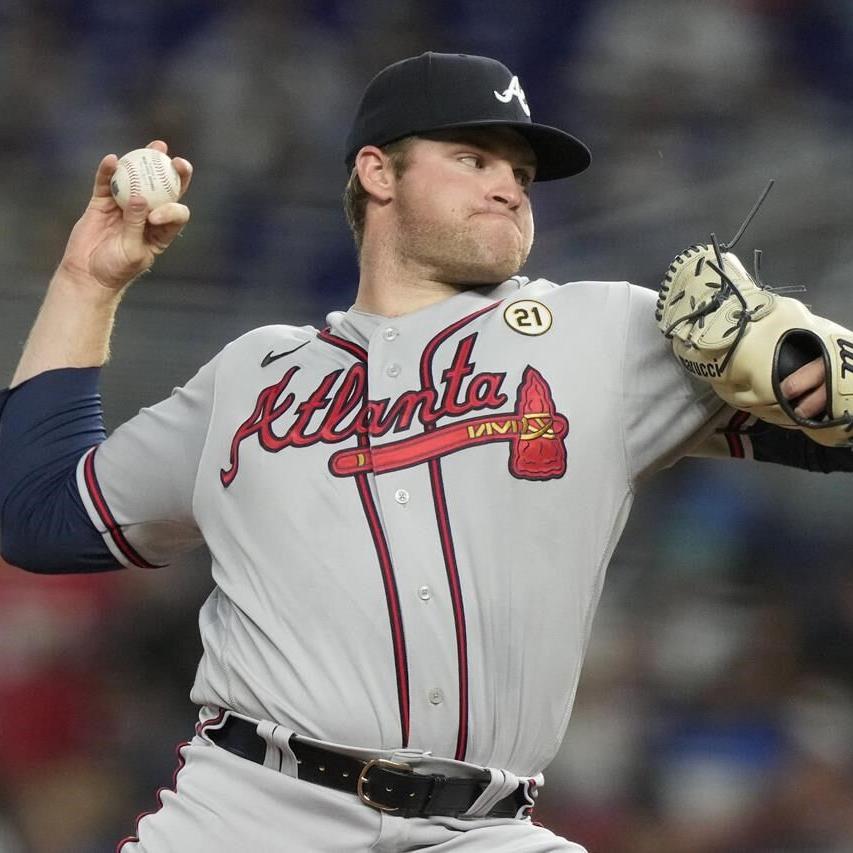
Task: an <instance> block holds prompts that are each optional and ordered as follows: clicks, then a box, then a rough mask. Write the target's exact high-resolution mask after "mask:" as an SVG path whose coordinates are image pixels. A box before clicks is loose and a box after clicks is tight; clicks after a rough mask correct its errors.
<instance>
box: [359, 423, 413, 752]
mask: <svg viewBox="0 0 853 853" xmlns="http://www.w3.org/2000/svg"><path fill="white" fill-rule="evenodd" d="M359 444H361V440H359ZM363 446H364V447H366V446H367V443H366V442H365V443H364V445H363ZM355 482H356V486H357V487H358V495H359V497H360V498H361V505H362V507H363V508H364V514H365V516H366V517H367V524H368V527H369V528H370V535H371V536H372V537H373V546H374V547H375V548H376V556H377V557H378V559H379V568H380V569H381V571H382V583H383V584H384V586H385V600H386V601H387V603H388V619H389V621H390V623H391V642H392V644H393V647H394V668H395V670H396V673H397V704H398V706H399V709H400V731H401V734H402V743H403V747H404V748H405V747H407V746H408V745H409V664H408V659H407V657H406V638H405V634H404V633H403V616H402V613H401V611H400V595H399V593H398V591H397V581H396V579H395V577H394V567H393V565H392V563H391V553H390V551H389V550H388V543H387V541H386V539H385V534H384V533H383V532H382V524H381V523H380V521H379V514H378V513H377V512H376V505H375V504H374V502H373V496H372V495H371V494H370V482H369V480H368V475H367V474H356V477H355Z"/></svg>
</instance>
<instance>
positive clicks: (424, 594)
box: [418, 586, 432, 601]
mask: <svg viewBox="0 0 853 853" xmlns="http://www.w3.org/2000/svg"><path fill="white" fill-rule="evenodd" d="M418 598H419V599H421V601H429V600H430V599H431V598H432V590H431V589H430V588H429V587H428V586H421V587H418Z"/></svg>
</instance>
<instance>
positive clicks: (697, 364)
mask: <svg viewBox="0 0 853 853" xmlns="http://www.w3.org/2000/svg"><path fill="white" fill-rule="evenodd" d="M678 360H679V361H680V362H681V363H682V364H683V365H684V369H685V370H689V371H690V372H691V373H693V374H695V375H696V376H704V377H707V378H710V379H716V378H718V377H720V376H722V375H723V373H722V371H721V370H720V366H719V365H718V364H717V362H716V361H714V362H713V363H707V362H701V361H690V359H687V358H683V357H682V356H679V357H678Z"/></svg>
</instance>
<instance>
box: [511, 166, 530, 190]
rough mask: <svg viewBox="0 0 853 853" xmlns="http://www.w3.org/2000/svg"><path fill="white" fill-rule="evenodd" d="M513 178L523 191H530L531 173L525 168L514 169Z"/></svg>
mask: <svg viewBox="0 0 853 853" xmlns="http://www.w3.org/2000/svg"><path fill="white" fill-rule="evenodd" d="M515 179H516V180H517V181H518V185H519V186H520V187H521V188H522V189H523V190H524V191H525V192H530V185H531V184H532V183H533V175H531V174H530V172H528V171H527V169H516V170H515Z"/></svg>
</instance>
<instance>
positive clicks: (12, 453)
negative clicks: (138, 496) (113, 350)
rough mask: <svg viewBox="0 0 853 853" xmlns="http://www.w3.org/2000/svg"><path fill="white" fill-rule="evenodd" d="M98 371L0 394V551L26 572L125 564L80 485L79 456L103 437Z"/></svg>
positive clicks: (72, 372)
mask: <svg viewBox="0 0 853 853" xmlns="http://www.w3.org/2000/svg"><path fill="white" fill-rule="evenodd" d="M99 376H100V368H97V367H85V368H72V367H69V368H62V369H60V370H49V371H46V372H45V373H40V374H39V375H38V376H34V377H33V378H32V379H29V380H27V381H26V382H23V383H22V384H21V385H18V386H16V387H15V388H13V389H11V390H8V389H7V390H5V391H0V554H2V555H3V559H5V560H6V561H7V562H9V563H11V564H12V565H14V566H18V567H20V568H22V569H26V570H27V571H31V572H41V573H45V574H64V573H72V572H102V571H110V570H112V569H120V568H122V566H121V564H120V563H119V562H118V561H117V560H116V558H115V557H114V556H113V555H112V553H111V552H110V550H109V548H107V546H106V544H105V543H104V540H103V538H102V537H101V534H100V533H99V532H98V531H97V529H96V528H95V526H94V525H93V524H92V522H91V520H90V519H89V516H88V514H87V512H86V509H85V507H84V506H83V501H82V499H81V498H80V494H79V491H78V489H77V481H76V469H77V463H78V461H79V460H80V457H81V456H82V455H83V454H84V453H85V452H86V451H87V450H88V449H89V448H90V447H93V446H94V445H97V444H100V443H101V442H102V441H103V440H104V439H105V438H106V432H105V430H104V421H103V412H102V408H101V396H100V394H99V393H98V378H99Z"/></svg>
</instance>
